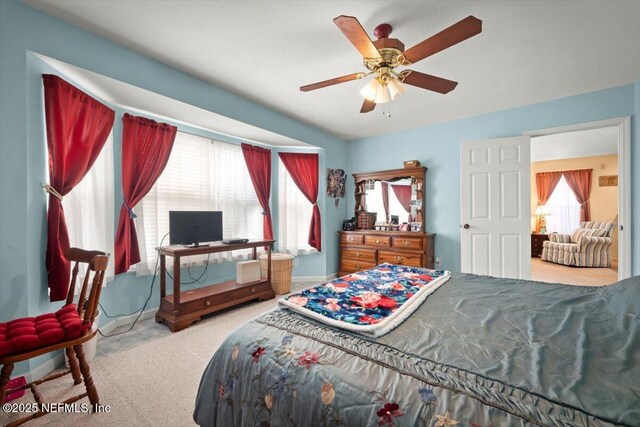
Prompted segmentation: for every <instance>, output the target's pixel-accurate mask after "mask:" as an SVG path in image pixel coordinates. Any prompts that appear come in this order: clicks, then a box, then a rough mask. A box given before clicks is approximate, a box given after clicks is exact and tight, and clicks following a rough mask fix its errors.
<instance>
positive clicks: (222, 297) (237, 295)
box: [156, 240, 276, 332]
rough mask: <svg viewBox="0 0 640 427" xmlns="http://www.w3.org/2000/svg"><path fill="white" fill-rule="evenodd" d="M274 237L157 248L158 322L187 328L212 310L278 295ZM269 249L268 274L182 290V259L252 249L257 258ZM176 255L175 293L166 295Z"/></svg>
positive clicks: (175, 330)
mask: <svg viewBox="0 0 640 427" xmlns="http://www.w3.org/2000/svg"><path fill="white" fill-rule="evenodd" d="M274 242H275V240H256V241H249V242H247V243H238V244H229V245H223V244H222V243H220V242H215V243H213V244H211V245H208V246H202V245H200V246H197V247H185V246H183V245H173V246H165V247H162V248H156V250H157V251H158V255H159V256H160V308H158V311H157V313H156V322H158V323H165V324H166V325H167V326H168V327H169V330H171V332H178V331H180V330H182V329H185V328H187V327H189V326H191V324H193V323H194V322H197V321H198V320H200V319H201V318H202V316H205V315H207V314H209V313H213V312H215V311H218V310H222V309H224V308H228V307H233V306H235V305H238V304H241V303H243V302H246V301H251V300H254V299H260V300H267V299H272V298H274V297H275V295H276V294H275V292H274V291H273V289H272V288H271V250H272V247H273V243H274ZM260 247H266V248H267V257H268V260H267V277H266V279H260V280H257V281H255V282H251V283H245V284H240V283H237V282H236V281H235V280H230V281H228V282H222V283H216V284H213V285H209V286H205V287H203V288H196V289H192V290H189V291H182V290H181V289H180V258H182V257H186V256H193V255H207V254H213V253H220V252H230V251H237V250H239V249H253V254H252V255H253V259H257V258H258V253H257V252H258V248H260ZM167 256H169V257H172V258H173V294H170V295H167V290H166V287H167V283H166V282H167V264H166V262H167V260H166V257H167Z"/></svg>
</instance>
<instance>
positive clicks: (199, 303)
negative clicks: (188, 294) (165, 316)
mask: <svg viewBox="0 0 640 427" xmlns="http://www.w3.org/2000/svg"><path fill="white" fill-rule="evenodd" d="M183 294H184V292H183ZM229 301H231V292H226V293H224V294H219V295H211V296H208V297H202V298H198V299H194V300H193V301H187V302H183V303H181V304H180V312H181V313H193V312H196V311H200V310H206V309H208V308H211V307H212V306H215V305H219V304H224V303H226V302H229Z"/></svg>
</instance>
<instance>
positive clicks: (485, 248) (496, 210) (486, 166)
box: [460, 136, 531, 279]
mask: <svg viewBox="0 0 640 427" xmlns="http://www.w3.org/2000/svg"><path fill="white" fill-rule="evenodd" d="M529 146H530V140H529V137H528V136H519V137H515V138H501V139H488V140H484V141H465V142H463V143H462V156H461V157H462V159H461V161H462V164H461V167H460V170H461V177H460V179H461V181H462V183H461V187H462V188H461V195H462V200H461V221H462V222H461V225H460V232H461V251H462V253H461V267H462V271H463V272H464V273H474V274H486V275H490V276H496V277H510V278H517V279H529V278H530V277H531V259H530V257H531V210H530V209H531V208H530V205H531V199H530V191H531V190H530V189H531V186H530V181H531V177H530V167H531V165H530V163H529V159H530V148H529Z"/></svg>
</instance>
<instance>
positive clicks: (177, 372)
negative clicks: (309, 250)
mask: <svg viewBox="0 0 640 427" xmlns="http://www.w3.org/2000/svg"><path fill="white" fill-rule="evenodd" d="M311 285H312V284H305V286H311ZM277 300H278V296H276V298H275V299H272V300H269V301H263V302H253V303H247V304H245V305H242V306H240V307H238V308H235V309H230V310H227V311H224V312H221V313H219V314H217V315H213V316H210V317H207V318H205V319H204V320H202V321H201V322H199V323H197V324H194V325H193V326H191V327H189V328H187V329H185V330H183V331H180V332H177V333H175V334H171V335H169V336H166V337H163V338H159V339H157V340H155V341H151V342H148V343H145V344H143V345H140V346H138V347H135V348H132V349H130V350H125V351H123V352H121V353H116V354H108V355H105V356H101V357H99V358H96V359H95V360H93V361H92V362H91V363H90V366H91V374H92V377H93V379H94V382H95V384H96V385H97V388H98V392H99V394H100V402H101V403H102V404H104V405H109V406H110V407H111V412H109V413H100V414H98V413H96V414H82V413H81V414H75V413H71V414H69V413H55V414H49V415H46V416H44V417H42V418H39V419H37V420H35V421H31V422H30V423H29V424H28V425H29V426H52V425H55V426H105V427H107V426H108V427H113V426H188V425H194V422H193V419H192V411H193V408H194V403H195V398H196V393H197V391H198V384H200V377H201V376H202V373H203V372H204V369H205V367H206V366H207V364H208V363H209V360H210V359H211V356H213V353H214V352H215V351H216V349H217V348H218V347H219V346H220V344H221V343H222V341H224V339H225V338H226V337H227V336H228V335H229V334H230V333H231V332H232V331H234V330H235V329H237V328H238V327H240V326H241V325H242V324H244V323H245V322H247V321H249V320H251V319H253V318H255V317H257V316H259V315H261V314H263V313H265V312H266V311H268V310H271V309H273V308H275V307H276V305H277ZM39 389H40V390H41V391H42V392H43V394H44V396H45V401H46V402H62V401H63V400H65V399H66V398H69V397H71V396H73V395H77V394H80V393H82V392H84V385H83V384H80V385H77V386H73V380H72V379H71V376H70V375H67V376H65V377H64V378H63V379H59V380H54V381H51V382H49V383H45V384H44V385H42V386H40V387H39ZM14 402H25V403H27V402H28V403H31V402H33V400H32V395H31V393H29V392H27V393H26V394H25V396H23V397H22V398H20V399H18V400H14V401H12V403H14ZM80 402H87V403H88V399H86V398H85V399H82V400H80V401H79V402H78V403H80ZM22 416H24V414H12V415H7V414H5V413H0V425H4V424H6V423H8V422H10V421H11V420H14V419H17V418H20V417H22Z"/></svg>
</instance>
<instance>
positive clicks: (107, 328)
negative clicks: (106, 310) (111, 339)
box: [98, 308, 158, 341]
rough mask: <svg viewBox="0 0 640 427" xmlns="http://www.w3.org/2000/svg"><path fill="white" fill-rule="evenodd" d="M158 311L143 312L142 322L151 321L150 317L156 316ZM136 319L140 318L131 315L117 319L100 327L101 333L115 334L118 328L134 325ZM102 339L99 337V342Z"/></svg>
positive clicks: (152, 309) (151, 309) (153, 309)
mask: <svg viewBox="0 0 640 427" xmlns="http://www.w3.org/2000/svg"><path fill="white" fill-rule="evenodd" d="M156 311H158V309H157V308H150V309H149V310H145V311H143V312H142V315H140V320H145V319H149V318H150V317H153V316H155V314H156ZM136 317H138V315H137V314H131V315H129V316H122V317H117V318H115V319H113V320H112V321H111V322H109V323H107V324H106V325H104V326H100V332H102V333H103V334H105V335H109V334H110V333H111V332H113V331H114V330H116V329H117V328H120V327H122V326H127V325H130V324H132V323H133V322H134V321H135V320H136ZM101 338H102V336H100V335H99V336H98V341H100V339H101Z"/></svg>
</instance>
